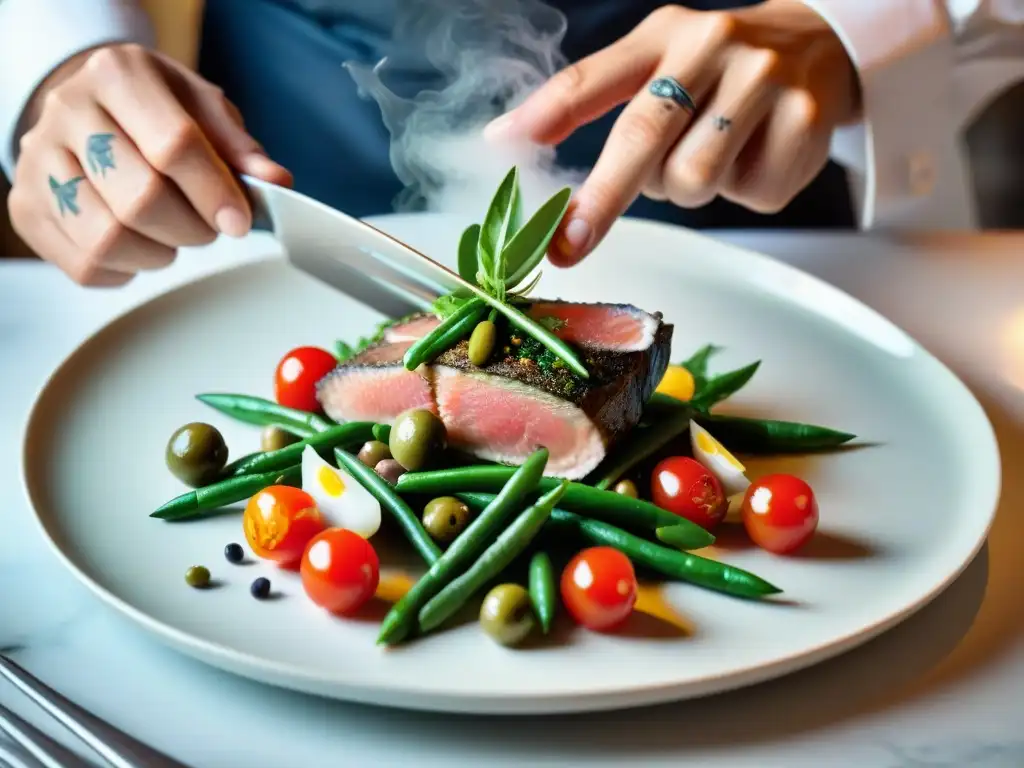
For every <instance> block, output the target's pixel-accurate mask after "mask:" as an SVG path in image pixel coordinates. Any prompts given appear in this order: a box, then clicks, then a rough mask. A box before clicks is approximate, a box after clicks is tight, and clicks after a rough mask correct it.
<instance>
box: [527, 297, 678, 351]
mask: <svg viewBox="0 0 1024 768" xmlns="http://www.w3.org/2000/svg"><path fill="white" fill-rule="evenodd" d="M530 316H531V317H533V318H534V319H539V318H541V317H555V318H557V319H559V320H561V321H562V322H563V323H565V325H563V326H562V327H561V328H558V329H556V330H555V332H554V333H555V335H556V336H558V337H559V338H560V339H562V340H563V341H568V342H569V343H571V344H579V345H581V346H587V347H592V348H594V349H607V350H612V351H616V352H639V351H641V350H644V349H647V348H648V347H649V346H650V345H651V342H653V341H654V334H655V333H656V332H657V330H658V320H657V318H655V317H654V316H653V315H651V314H649V313H647V312H644V311H642V310H639V309H636V308H635V307H629V306H623V305H619V304H572V303H569V302H561V301H551V302H544V303H540V304H534V305H533V306H531V307H530Z"/></svg>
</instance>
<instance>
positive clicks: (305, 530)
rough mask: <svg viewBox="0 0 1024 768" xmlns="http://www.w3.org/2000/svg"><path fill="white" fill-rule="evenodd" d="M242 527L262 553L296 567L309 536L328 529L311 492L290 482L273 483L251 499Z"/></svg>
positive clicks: (246, 506) (263, 556)
mask: <svg viewBox="0 0 1024 768" xmlns="http://www.w3.org/2000/svg"><path fill="white" fill-rule="evenodd" d="M242 528H243V529H244V530H245V540H246V541H248V542H249V546H250V547H251V548H252V551H253V552H254V553H255V554H256V555H257V556H258V557H262V558H264V559H266V560H273V561H274V562H276V563H278V564H279V565H282V566H285V567H294V566H296V565H298V563H299V560H301V559H302V553H303V552H304V551H305V549H306V545H307V544H308V543H309V540H310V539H312V538H313V537H314V536H316V535H317V534H318V533H320V531H322V530H323V529H324V521H323V518H322V517H321V516H320V510H319V509H318V508H317V505H316V502H315V501H314V500H313V497H312V496H310V495H309V494H308V493H306V492H305V491H303V490H301V489H299V488H292V487H291V486H288V485H272V486H270V487H269V488H264V489H263V490H262V491H260V492H259V493H257V494H255V495H254V496H253V497H252V498H250V499H249V503H248V504H246V505H245V513H244V514H243V515H242Z"/></svg>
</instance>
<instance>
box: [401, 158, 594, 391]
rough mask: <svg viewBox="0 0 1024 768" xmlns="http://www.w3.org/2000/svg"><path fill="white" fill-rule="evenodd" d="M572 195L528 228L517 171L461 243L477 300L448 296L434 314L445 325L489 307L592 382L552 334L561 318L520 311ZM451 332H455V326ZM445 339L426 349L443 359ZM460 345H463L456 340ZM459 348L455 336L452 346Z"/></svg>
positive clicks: (558, 199)
mask: <svg viewBox="0 0 1024 768" xmlns="http://www.w3.org/2000/svg"><path fill="white" fill-rule="evenodd" d="M571 195H572V190H570V189H569V188H568V187H565V188H563V189H561V190H559V191H558V192H556V193H555V194H554V195H553V196H552V197H551V198H550V199H549V200H548V201H547V202H545V203H544V204H543V205H542V206H541V207H540V208H538V209H537V211H536V213H534V214H533V216H532V217H530V219H529V220H528V221H527V222H526V223H525V224H524V223H523V221H522V219H523V211H522V208H523V206H522V196H521V194H520V191H519V170H518V169H517V168H515V167H513V168H512V169H511V170H510V171H509V172H508V174H507V175H506V176H505V178H504V179H503V180H502V182H501V184H500V185H499V187H498V190H497V192H495V194H494V198H493V199H492V200H491V203H490V205H489V206H488V208H487V213H486V215H485V216H484V221H483V223H482V224H472V225H470V226H469V227H467V228H466V230H465V231H464V232H463V233H462V236H461V237H460V238H459V253H458V266H459V275H461V277H462V278H463V279H464V280H465V281H466V282H467V283H469V285H470V292H471V293H472V295H463V294H462V293H460V292H456V293H450V294H446V295H444V296H441V297H440V298H439V299H438V300H437V301H436V302H434V305H433V310H434V313H435V314H436V315H437V316H438V317H440V318H441V320H442V321H445V320H447V319H448V318H449V317H451V316H452V315H454V314H456V313H462V312H463V311H464V307H465V305H466V304H468V303H469V302H472V301H474V300H479V301H483V302H484V303H485V304H487V305H488V306H490V307H491V309H492V310H494V311H496V312H498V313H500V314H501V315H503V316H504V317H505V318H506V319H507V320H508V322H509V323H510V324H511V325H513V326H515V327H516V328H518V329H519V330H520V331H522V332H523V333H525V334H527V335H529V336H531V337H533V338H534V339H536V341H537V342H539V343H540V344H542V345H543V346H544V347H546V348H547V349H549V350H550V351H551V352H552V354H554V355H555V356H556V357H558V358H560V359H561V360H562V362H563V363H565V365H566V367H567V368H568V369H569V370H571V371H572V372H573V373H575V374H576V375H577V376H579V377H580V378H582V379H587V378H589V377H590V374H589V373H588V371H587V369H586V366H584V365H583V363H582V362H581V361H580V359H579V357H578V356H577V355H576V352H575V351H574V350H573V349H572V347H570V346H569V345H568V344H566V343H565V342H564V341H562V340H561V339H560V338H558V337H557V336H556V335H555V334H554V333H553V332H552V331H553V330H557V329H558V327H559V321H558V320H557V319H556V318H539V319H534V318H532V317H530V316H529V315H527V314H526V313H524V312H522V311H521V310H520V309H519V308H518V307H517V306H516V304H521V303H524V302H525V301H526V297H527V295H528V294H529V293H530V291H532V290H533V289H534V288H535V287H536V286H537V283H538V281H539V280H540V273H539V272H538V273H537V274H536V275H534V277H533V279H531V280H530V281H529V282H528V283H526V284H525V285H523V283H524V281H525V280H526V279H527V278H528V277H529V276H530V274H531V273H532V272H533V271H534V270H535V269H536V268H537V266H538V265H539V264H540V262H541V261H542V260H543V259H544V255H545V254H546V253H547V249H548V246H549V245H550V244H551V239H552V238H553V237H554V235H555V231H556V230H557V229H558V225H559V223H560V222H561V221H562V217H563V216H565V212H566V211H567V210H568V208H569V198H570V197H571ZM445 330H446V331H450V330H451V328H450V326H449V327H447V328H446V329H445ZM440 333H441V330H440V328H439V329H436V330H435V331H432V332H431V334H429V335H428V337H427V339H425V340H424V341H428V342H429V343H427V344H424V346H425V347H429V348H430V349H433V350H436V352H437V354H440V353H441V352H443V351H444V349H442V348H440V347H439V346H437V345H435V344H434V342H436V341H438V339H432V338H430V336H433V335H434V334H437V335H438V336H440ZM457 341H459V339H455V340H454V342H457ZM454 342H453V340H452V339H451V338H450V334H449V339H448V343H449V344H451V343H454ZM412 362H415V361H413V360H409V361H407V363H406V366H407V367H408V365H409V364H410V363H412ZM421 362H425V361H421Z"/></svg>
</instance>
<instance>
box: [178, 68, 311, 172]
mask: <svg viewBox="0 0 1024 768" xmlns="http://www.w3.org/2000/svg"><path fill="white" fill-rule="evenodd" d="M159 61H160V63H161V65H162V66H163V67H164V69H165V71H166V75H167V77H168V78H169V79H170V80H171V82H172V88H173V87H174V85H175V84H177V88H174V90H175V91H176V92H177V93H178V95H179V98H181V99H182V101H183V102H184V103H185V104H186V106H187V107H188V111H189V113H190V114H191V115H192V116H193V117H194V118H195V119H196V121H197V122H198V123H199V125H200V126H201V127H202V128H203V131H204V133H205V134H206V136H207V138H208V139H209V140H210V143H211V144H212V145H213V148H214V149H215V150H216V151H217V153H218V154H219V155H220V156H221V157H223V158H224V160H225V161H226V162H227V164H228V165H229V166H231V167H232V168H235V169H236V170H239V171H241V172H242V173H247V174H249V175H251V176H256V177H258V178H261V179H263V180H264V181H269V182H270V183H272V184H278V185H281V186H288V187H290V186H291V185H292V184H293V182H294V179H293V178H292V174H291V172H290V171H288V169H286V168H285V167H284V166H282V165H280V164H278V163H275V162H274V161H273V160H271V159H270V158H269V157H267V155H266V152H264V150H263V147H262V146H260V143H259V142H258V141H256V139H255V138H253V136H252V135H250V134H249V132H248V131H247V130H246V129H245V121H244V120H243V118H242V113H241V112H239V111H238V108H237V107H236V106H235V105H234V104H232V103H231V102H230V101H229V100H228V99H227V98H226V97H225V96H224V92H223V91H222V90H221V89H219V88H217V87H215V86H213V85H211V84H210V83H209V82H207V81H206V80H204V79H203V78H201V77H199V75H197V74H195V73H194V72H192V71H191V70H189V69H186V68H185V67H183V66H181V65H180V64H178V63H177V62H174V61H172V60H170V59H167V58H166V57H162V56H161V57H160V59H159Z"/></svg>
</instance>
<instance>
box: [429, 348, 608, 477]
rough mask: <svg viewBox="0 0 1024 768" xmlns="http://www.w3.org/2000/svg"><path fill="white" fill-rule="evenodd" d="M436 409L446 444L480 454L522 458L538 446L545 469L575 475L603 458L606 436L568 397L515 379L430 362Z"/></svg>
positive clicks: (503, 460) (516, 460)
mask: <svg viewBox="0 0 1024 768" xmlns="http://www.w3.org/2000/svg"><path fill="white" fill-rule="evenodd" d="M433 370H434V391H435V394H436V396H437V404H438V412H439V415H440V416H441V420H442V421H443V422H444V423H445V426H446V427H447V428H448V442H449V444H450V445H452V446H455V447H458V448H462V449H465V450H468V451H470V452H471V453H473V454H474V455H476V456H479V457H480V458H483V459H487V460H490V461H497V462H501V463H506V464H521V463H522V462H523V461H524V460H525V459H526V457H528V456H529V455H530V454H531V453H532V452H533V451H535V450H536V449H537V447H538V446H542V445H543V446H545V447H546V448H547V449H548V451H549V452H550V458H549V459H548V465H547V468H546V469H545V472H544V473H545V474H546V475H554V476H558V477H568V478H569V479H571V480H578V479H580V478H582V477H584V476H585V475H587V474H588V473H589V472H590V471H591V470H593V469H594V468H595V467H596V466H597V465H598V464H599V463H600V462H601V459H602V458H604V454H605V446H604V441H603V440H602V438H601V435H600V433H599V432H598V429H597V427H596V426H595V425H594V423H593V422H592V421H591V420H590V419H589V418H588V417H587V415H586V414H585V413H584V412H583V411H582V410H581V409H580V408H578V407H577V406H575V405H573V404H572V403H570V402H568V401H566V400H562V399H560V398H557V397H555V396H554V395H550V394H548V393H546V392H541V391H539V390H537V389H536V388H534V387H530V386H527V385H524V384H521V383H519V382H518V381H515V380H513V379H506V378H504V377H501V376H492V375H490V374H486V373H468V372H464V371H458V370H456V369H454V368H448V367H446V366H441V365H437V366H434V369H433Z"/></svg>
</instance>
